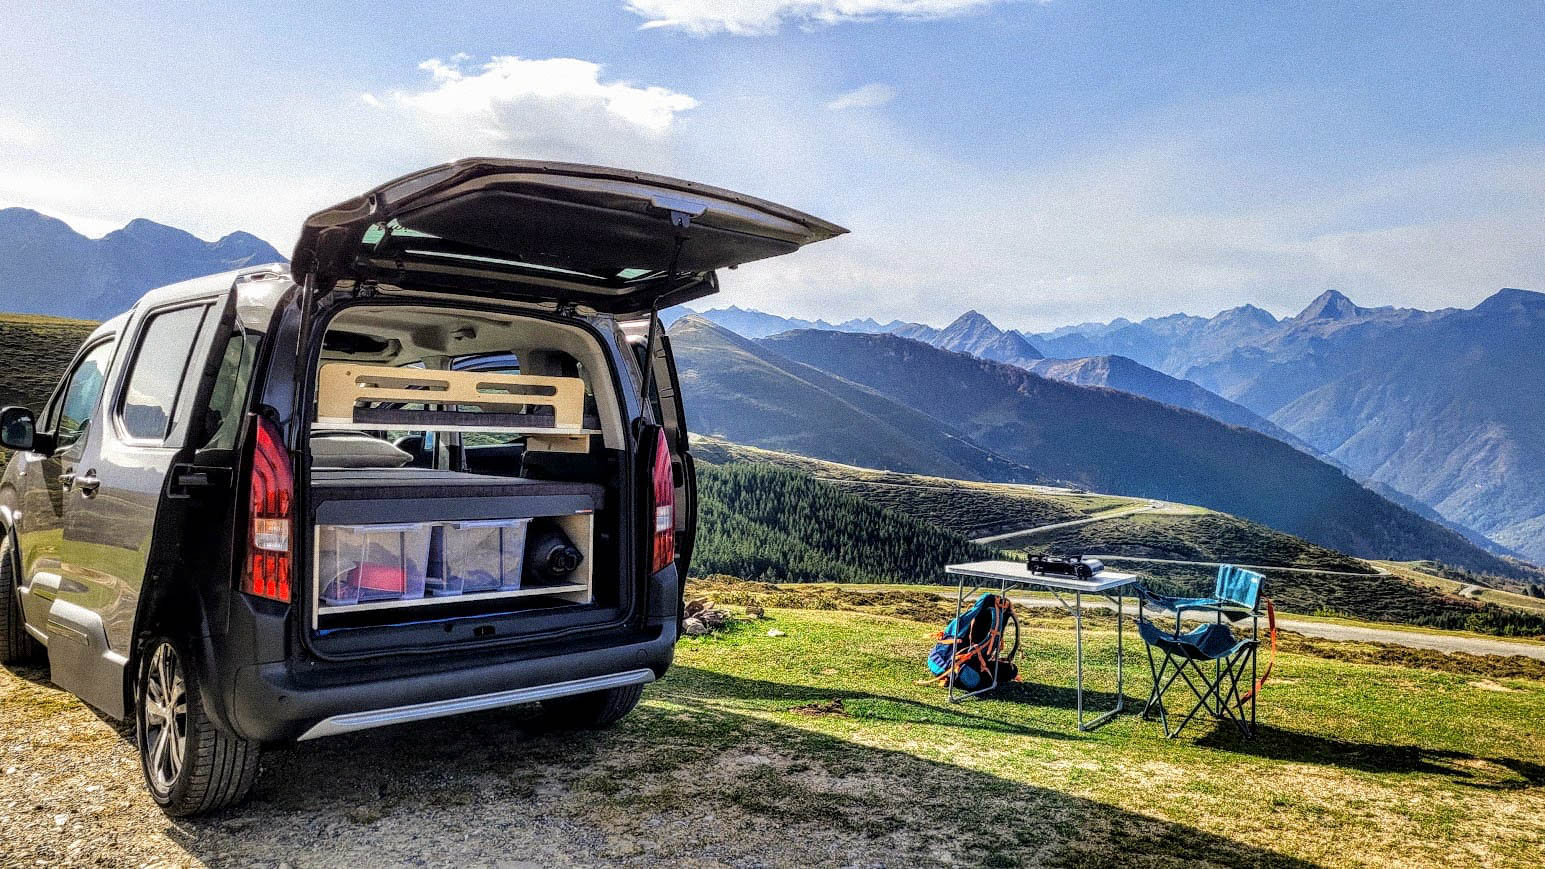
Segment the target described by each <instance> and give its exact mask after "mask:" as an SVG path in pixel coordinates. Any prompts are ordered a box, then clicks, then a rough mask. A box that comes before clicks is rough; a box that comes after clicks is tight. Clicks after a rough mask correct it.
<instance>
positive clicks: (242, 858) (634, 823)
mask: <svg viewBox="0 0 1545 869" xmlns="http://www.w3.org/2000/svg"><path fill="white" fill-rule="evenodd" d="M658 691H659V688H658V686H651V688H650V689H649V690H648V691H646V694H645V701H646V705H645V706H644V707H642V708H640V709H639V710H637V711H636V712H634V714H633V715H631V716H629V718H628V719H626V720H625V721H624V722H623V723H622V724H621V725H619V726H618V727H616V728H615V729H613V730H609V731H605V732H602V733H595V734H542V733H537V732H535V731H534V730H531V729H530V728H531V725H532V724H533V710H532V709H529V708H527V709H515V710H505V711H498V712H490V713H482V714H478V715H471V716H462V717H459V718H449V719H441V720H439V721H431V722H421V723H417V724H409V725H401V726H397V727H392V728H385V729H381V730H377V731H372V732H365V733H358V734H350V735H346V736H342V737H336V738H332V739H325V740H319V741H316V742H310V743H304V744H302V745H300V746H298V747H296V748H293V749H288V750H281V751H273V752H270V753H267V754H265V756H264V761H263V771H262V774H261V776H260V778H259V781H258V785H257V789H256V791H255V792H254V794H253V796H252V798H251V799H250V800H249V801H248V802H246V803H245V804H243V805H241V806H237V807H235V808H232V809H229V810H227V811H225V812H223V813H220V814H217V815H212V816H208V817H203V818H196V819H192V820H172V819H169V818H167V817H166V816H165V815H163V814H162V813H161V812H160V810H159V809H157V808H156V806H155V804H154V803H153V802H152V801H151V799H150V797H149V796H148V794H147V793H146V791H145V786H144V783H143V781H142V779H141V774H140V769H139V763H138V759H137V755H136V754H135V751H134V747H133V743H132V734H130V732H129V731H128V730H127V729H125V728H122V727H118V726H116V725H114V724H113V723H111V722H109V721H106V720H104V719H102V718H101V717H99V716H98V715H97V714H95V713H94V712H92V711H91V710H90V709H89V708H88V707H86V706H85V705H84V704H82V703H81V702H80V701H78V700H76V699H75V698H74V697H73V696H71V695H70V694H68V693H66V692H64V691H62V690H60V689H59V688H57V687H55V686H54V685H52V684H50V683H49V682H48V681H47V671H46V670H42V669H36V668H22V667H10V668H4V669H0V733H3V734H4V735H3V737H0V753H3V755H4V757H3V760H0V765H3V766H0V866H7V867H9V866H33V865H38V866H57V865H69V866H82V865H83V866H146V865H150V866H184V865H192V866H197V865H212V866H281V865H288V866H291V867H296V869H299V867H309V866H322V867H327V866H339V867H350V869H359V867H363V866H370V867H374V866H382V865H405V866H446V865H458V866H461V865H511V866H526V865H530V866H537V865H540V866H554V865H559V866H561V865H596V864H621V865H645V864H649V865H657V864H659V863H661V862H670V863H672V864H675V865H682V864H685V865H708V866H726V865H728V866H734V865H796V864H798V865H808V864H809V863H810V862H817V863H843V864H848V865H863V864H865V863H869V862H874V861H875V860H876V854H877V853H884V852H876V851H875V850H874V844H873V843H872V841H871V842H869V843H868V844H867V845H866V844H864V839H865V837H864V835H863V834H861V833H855V832H854V831H852V830H844V829H836V828H833V829H830V830H823V829H813V830H811V831H809V832H806V833H802V834H801V836H800V837H798V840H797V841H794V840H793V839H792V838H791V837H790V836H789V835H788V834H787V833H788V831H787V830H786V829H784V828H782V827H780V826H779V825H777V824H768V823H766V821H767V817H766V816H765V815H764V814H763V813H762V812H759V811H757V809H756V807H755V806H752V807H751V808H750V809H749V810H748V809H747V808H746V807H744V806H739V805H736V804H735V803H734V802H733V800H726V799H725V794H726V793H727V792H733V791H734V790H735V787H736V783H737V782H739V781H742V780H745V779H746V777H747V776H750V777H751V778H753V779H754V778H755V777H756V775H757V773H758V772H759V771H766V768H767V767H769V765H776V764H780V763H783V761H782V760H781V759H779V758H777V757H773V756H768V755H767V753H766V752H765V751H763V750H761V749H759V748H757V747H756V746H755V745H754V744H753V745H752V746H751V747H749V748H748V747H747V745H746V744H745V743H744V742H743V741H742V740H743V739H744V738H745V737H743V736H739V735H737V734H736V733H735V732H734V730H735V728H729V730H730V732H729V733H724V732H721V731H720V730H718V729H717V728H719V727H721V726H722V725H718V724H715V725H713V726H712V727H708V726H707V725H706V719H705V716H707V718H712V717H713V716H712V715H711V714H710V713H706V712H703V711H700V710H685V709H683V708H681V707H679V706H677V705H676V704H675V703H672V702H669V701H662V700H658V699H656V700H654V701H653V702H651V701H650V697H651V695H652V694H653V695H654V696H656V697H658V696H660V695H659V693H657V692H658ZM678 722H679V724H678ZM676 726H679V727H680V728H681V730H682V731H683V732H682V734H681V736H680V738H675V737H672V736H669V735H665V736H662V735H661V733H660V731H661V730H662V728H671V727H676ZM803 775H806V776H809V777H813V778H812V780H810V781H807V782H805V784H806V785H807V786H809V787H814V788H829V787H841V786H842V785H841V784H840V783H833V782H832V781H830V780H826V779H825V777H824V775H823V773H822V772H821V771H820V770H819V769H815V770H811V771H810V772H808V773H804V774H803ZM817 779H819V780H817ZM918 804H919V805H920V806H922V805H926V801H924V800H919V801H918ZM891 844H892V845H893V846H897V845H899V846H903V847H904V848H905V849H906V850H909V851H914V852H915V853H925V854H926V853H927V852H928V851H929V850H930V846H931V845H932V844H933V843H929V842H902V841H900V840H897V841H893V842H892V843H891ZM941 856H943V857H944V859H945V860H946V862H947V861H948V856H947V855H941ZM882 859H883V858H882Z"/></svg>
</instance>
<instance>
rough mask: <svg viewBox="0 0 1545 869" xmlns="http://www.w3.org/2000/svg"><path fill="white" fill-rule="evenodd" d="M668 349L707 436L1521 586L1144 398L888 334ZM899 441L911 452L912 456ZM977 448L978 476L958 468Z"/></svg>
mask: <svg viewBox="0 0 1545 869" xmlns="http://www.w3.org/2000/svg"><path fill="white" fill-rule="evenodd" d="M670 336H671V341H672V348H673V351H674V353H675V355H676V359H677V363H678V365H679V367H680V368H681V372H682V376H683V384H682V386H683V390H682V392H683V395H684V396H685V398H686V403H687V415H688V418H689V419H690V420H691V421H692V426H693V428H694V430H697V431H701V432H703V433H705V434H710V435H717V436H722V437H725V438H727V439H730V440H735V441H738V442H741V443H750V444H753V445H756V446H763V447H767V448H776V449H788V450H791V451H793V452H799V453H802V454H804V455H810V456H814V457H817V458H824V459H830V460H834V461H840V462H845V463H850V464H861V465H867V466H869V467H880V468H886V469H890V470H897V471H906V472H913V473H925V474H943V475H947V476H956V477H961V478H963V479H978V480H981V479H989V480H990V479H999V480H1002V479H1006V478H1007V477H1006V476H995V475H1000V474H1002V472H1003V470H1004V469H1006V468H1012V469H1013V471H1014V473H1015V474H1016V475H1017V478H1019V479H1025V478H1027V477H1029V478H1034V479H1036V480H1039V481H1041V482H1060V483H1063V484H1072V485H1075V486H1081V487H1087V488H1091V489H1096V490H1099V491H1108V492H1119V493H1122V494H1126V495H1134V496H1138V497H1152V498H1162V499H1165V500H1174V501H1181V502H1185V503H1193V504H1200V505H1203V506H1207V507H1211V508H1214V509H1217V510H1221V511H1224V512H1228V513H1232V514H1234V515H1238V516H1242V517H1245V518H1248V519H1251V520H1254V521H1257V522H1261V523H1263V524H1266V525H1269V526H1271V527H1274V528H1278V529H1280V530H1283V531H1287V532H1289V533H1293V534H1297V535H1299V536H1301V537H1304V538H1305V539H1308V540H1311V541H1313V542H1315V543H1319V544H1321V545H1324V546H1329V547H1332V548H1335V549H1339V550H1342V551H1344V552H1350V553H1354V554H1360V555H1379V556H1382V557H1399V558H1418V557H1422V558H1436V559H1439V560H1443V561H1448V562H1451V563H1455V564H1462V565H1465V566H1469V567H1472V568H1474V569H1477V570H1484V571H1487V572H1493V573H1513V572H1514V568H1513V567H1512V565H1510V564H1509V563H1508V562H1506V561H1504V560H1503V559H1500V558H1497V557H1496V556H1494V555H1492V554H1491V553H1488V552H1485V551H1484V550H1481V549H1480V548H1478V547H1476V546H1474V545H1473V544H1471V543H1469V542H1468V541H1466V540H1465V539H1464V538H1462V537H1460V536H1459V535H1458V534H1456V533H1454V532H1453V531H1450V530H1449V529H1447V528H1444V527H1442V526H1440V525H1438V524H1436V523H1434V522H1431V521H1429V520H1427V519H1424V518H1422V517H1420V516H1417V515H1416V514H1414V513H1412V512H1410V511H1408V510H1406V509H1404V508H1402V507H1400V506H1399V505H1396V504H1394V503H1391V502H1390V501H1388V500H1386V499H1384V498H1382V497H1380V496H1379V495H1377V494H1375V493H1374V492H1371V491H1369V490H1368V489H1365V488H1363V487H1362V486H1359V485H1358V484H1357V483H1356V482H1355V481H1354V480H1352V479H1350V478H1348V477H1347V476H1346V475H1345V474H1344V473H1342V472H1341V471H1340V470H1339V469H1337V468H1335V467H1333V466H1331V465H1329V464H1326V463H1325V462H1321V461H1319V460H1317V459H1315V458H1314V457H1312V456H1310V455H1308V454H1306V453H1304V452H1302V451H1300V450H1297V449H1294V448H1293V447H1290V446H1288V445H1286V444H1284V443H1282V442H1280V441H1278V440H1275V439H1273V438H1270V437H1267V436H1265V435H1262V434H1259V433H1257V432H1254V431H1250V430H1248V429H1243V428H1238V427H1234V426H1230V425H1225V424H1223V423H1220V422H1218V421H1216V420H1213V419H1211V418H1209V417H1207V416H1204V415H1202V414H1199V413H1194V412H1191V411H1187V410H1182V409H1179V408H1175V407H1171V406H1169V405H1165V404H1161V403H1159V402H1156V401H1151V400H1149V399H1146V398H1142V397H1139V396H1135V395H1131V394H1128V393H1124V392H1119V391H1117V390H1113V389H1106V388H1099V387H1086V386H1079V385H1076V384H1070V383H1064V382H1061V381H1057V380H1051V379H1048V378H1045V377H1041V376H1039V375H1036V374H1032V373H1031V372H1029V371H1027V370H1025V369H1023V368H1020V367H1018V366H1013V365H1007V364H1004V363H998V362H992V361H989V360H984V359H978V358H976V357H973V356H970V355H967V354H964V353H956V352H951V351H947V350H943V349H940V348H936V347H933V346H931V345H928V344H925V343H923V342H921V341H916V340H912V339H907V338H902V337H900V336H896V335H890V334H858V333H845V332H838V331H832V330H815V329H807V330H796V331H792V332H785V333H781V334H778V335H775V336H772V337H769V338H765V339H760V340H755V341H753V340H751V339H747V338H744V337H742V336H738V335H735V334H734V333H732V332H730V331H729V330H727V329H724V328H722V327H719V326H717V325H715V324H713V323H711V322H709V321H708V320H706V319H704V318H701V317H687V318H684V319H682V320H680V321H678V322H677V323H676V324H675V325H674V326H673V327H672V328H671V330H670ZM943 396H948V398H947V400H946V399H944V398H942V397H943ZM874 420H882V421H884V422H886V423H887V425H886V426H883V427H882V426H877V425H876V424H875V422H874ZM898 439H899V440H900V441H902V442H903V443H907V444H911V445H913V448H912V449H911V450H909V451H906V452H898V451H897V450H896V449H895V448H894V447H892V446H890V445H889V444H890V443H893V442H895V441H896V440H898ZM917 445H927V446H928V447H929V448H927V449H922V448H919V447H918V446H917ZM966 448H971V449H972V450H974V451H975V452H974V455H975V456H977V459H976V462H975V467H962V463H961V462H960V461H959V460H958V459H956V458H955V457H958V456H961V455H963V454H964V450H965V449H966ZM944 461H950V462H951V463H952V464H953V465H954V467H945V466H944V465H943V464H942V463H943V462H944Z"/></svg>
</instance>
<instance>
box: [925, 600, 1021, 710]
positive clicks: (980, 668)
mask: <svg viewBox="0 0 1545 869" xmlns="http://www.w3.org/2000/svg"><path fill="white" fill-rule="evenodd" d="M1013 611H1014V604H1013V603H1012V602H1010V601H1009V599H1008V598H1006V597H1003V596H1001V595H996V594H984V595H982V596H981V597H979V598H977V601H976V603H975V604H973V605H972V606H971V608H970V609H968V610H966V611H965V612H963V613H961V614H960V615H958V616H956V617H955V618H953V619H951V620H950V623H949V624H948V625H946V626H945V627H944V630H942V631H940V632H939V635H938V640H939V642H938V644H937V645H935V646H934V647H933V651H932V652H929V653H928V672H930V673H932V674H934V675H935V676H937V677H938V678H939V679H940V680H941V681H944V680H948V679H949V678H950V675H951V673H953V674H954V677H955V684H956V685H957V686H959V687H961V688H964V689H965V690H967V691H975V690H976V689H978V688H980V687H982V686H984V685H987V684H989V683H991V682H992V679H993V669H994V664H995V663H996V665H997V671H998V679H999V680H1000V681H1007V680H1012V679H1013V678H1014V677H1015V676H1016V675H1018V671H1017V670H1016V669H1015V668H1014V665H1013V663H1011V662H1009V661H998V656H999V655H1001V654H1002V652H1003V625H1004V623H1005V622H1006V621H1007V620H1008V617H1009V615H1010V614H1011V613H1012V612H1013Z"/></svg>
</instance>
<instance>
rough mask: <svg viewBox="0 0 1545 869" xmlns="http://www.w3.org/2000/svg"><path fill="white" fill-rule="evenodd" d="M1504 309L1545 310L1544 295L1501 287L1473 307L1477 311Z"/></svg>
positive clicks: (1532, 291)
mask: <svg viewBox="0 0 1545 869" xmlns="http://www.w3.org/2000/svg"><path fill="white" fill-rule="evenodd" d="M1505 308H1530V309H1536V310H1539V309H1545V293H1537V292H1535V291H1534V290H1520V289H1518V288H1516V287H1503V288H1502V289H1500V290H1497V291H1496V292H1495V293H1492V294H1491V295H1490V296H1487V297H1486V298H1485V299H1484V300H1483V301H1482V302H1481V303H1480V304H1479V305H1476V306H1475V310H1477V311H1482V310H1485V311H1497V310H1502V309H1505Z"/></svg>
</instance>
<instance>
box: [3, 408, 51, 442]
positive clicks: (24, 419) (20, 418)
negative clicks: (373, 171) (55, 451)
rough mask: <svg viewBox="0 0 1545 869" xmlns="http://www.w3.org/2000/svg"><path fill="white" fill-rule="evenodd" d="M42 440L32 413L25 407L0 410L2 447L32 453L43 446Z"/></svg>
mask: <svg viewBox="0 0 1545 869" xmlns="http://www.w3.org/2000/svg"><path fill="white" fill-rule="evenodd" d="M40 440H42V439H41V438H39V437H38V426H37V418H36V417H34V416H33V415H32V411H30V410H28V409H27V408H25V407H7V408H0V446H6V447H10V448H11V449H13V450H25V451H28V452H32V451H36V450H37V449H38V448H39V447H40V446H41V444H40V443H39V441H40Z"/></svg>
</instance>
